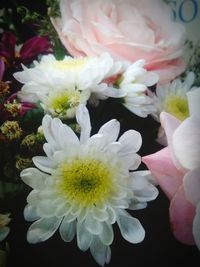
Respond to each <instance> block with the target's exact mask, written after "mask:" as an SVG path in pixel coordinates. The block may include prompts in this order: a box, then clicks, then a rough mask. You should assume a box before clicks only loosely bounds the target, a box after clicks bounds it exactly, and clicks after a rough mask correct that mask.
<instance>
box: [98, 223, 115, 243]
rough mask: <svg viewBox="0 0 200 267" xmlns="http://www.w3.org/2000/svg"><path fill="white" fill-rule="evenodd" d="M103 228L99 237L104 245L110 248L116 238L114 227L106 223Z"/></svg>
mask: <svg viewBox="0 0 200 267" xmlns="http://www.w3.org/2000/svg"><path fill="white" fill-rule="evenodd" d="M102 226H103V230H102V233H101V234H100V235H99V238H100V240H101V242H102V243H103V244H104V245H106V246H109V245H111V244H112V242H113V238H114V234H113V228H112V225H110V224H108V223H106V222H104V223H103V224H102Z"/></svg>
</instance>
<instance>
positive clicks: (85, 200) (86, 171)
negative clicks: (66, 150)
mask: <svg viewBox="0 0 200 267" xmlns="http://www.w3.org/2000/svg"><path fill="white" fill-rule="evenodd" d="M60 174H61V179H60V181H59V183H58V188H59V191H60V193H61V194H62V195H64V196H65V197H67V199H69V200H71V201H74V202H75V203H77V204H79V205H81V206H83V207H87V206H90V205H94V204H97V203H102V202H103V201H105V200H106V199H107V198H108V196H109V195H110V193H111V192H112V190H113V183H112V176H113V172H111V171H110V170H109V168H108V165H106V164H105V163H103V162H101V161H99V160H95V159H76V160H74V161H72V162H70V163H64V164H62V165H61V166H60Z"/></svg>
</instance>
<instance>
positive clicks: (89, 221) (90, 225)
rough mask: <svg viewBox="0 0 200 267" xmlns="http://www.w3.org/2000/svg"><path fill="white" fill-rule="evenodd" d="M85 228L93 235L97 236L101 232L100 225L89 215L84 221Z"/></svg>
mask: <svg viewBox="0 0 200 267" xmlns="http://www.w3.org/2000/svg"><path fill="white" fill-rule="evenodd" d="M85 228H86V229H87V230H88V232H90V233H91V234H93V235H99V234H100V233H101V232H102V223H101V222H100V221H98V220H95V219H94V218H93V217H92V216H91V215H88V216H87V217H86V219H85Z"/></svg>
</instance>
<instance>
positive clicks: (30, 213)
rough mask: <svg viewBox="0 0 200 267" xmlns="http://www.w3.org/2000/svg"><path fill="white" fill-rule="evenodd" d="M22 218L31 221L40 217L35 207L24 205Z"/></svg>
mask: <svg viewBox="0 0 200 267" xmlns="http://www.w3.org/2000/svg"><path fill="white" fill-rule="evenodd" d="M24 218H25V220H26V221H28V222H32V221H36V220H38V219H39V218H40V217H39V216H38V214H37V212H36V208H35V207H32V206H31V205H26V207H25V208H24Z"/></svg>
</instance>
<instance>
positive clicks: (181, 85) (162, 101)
mask: <svg viewBox="0 0 200 267" xmlns="http://www.w3.org/2000/svg"><path fill="white" fill-rule="evenodd" d="M194 79H195V75H194V73H193V72H189V73H188V74H187V76H186V78H185V80H184V81H181V79H180V78H178V79H175V80H174V81H172V82H171V83H169V84H166V85H160V86H158V87H157V89H156V96H155V97H154V103H155V105H156V107H157V112H156V113H154V114H153V117H155V118H156V119H157V120H159V116H160V113H161V112H162V111H165V112H168V113H170V114H172V115H173V116H175V117H176V118H177V119H179V120H181V121H183V120H184V119H186V118H187V117H188V116H189V107H188V97H187V92H189V91H191V90H194V89H196V87H192V85H193V83H194Z"/></svg>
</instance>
